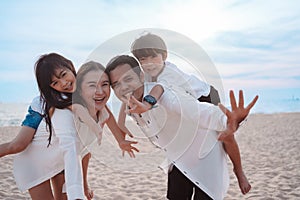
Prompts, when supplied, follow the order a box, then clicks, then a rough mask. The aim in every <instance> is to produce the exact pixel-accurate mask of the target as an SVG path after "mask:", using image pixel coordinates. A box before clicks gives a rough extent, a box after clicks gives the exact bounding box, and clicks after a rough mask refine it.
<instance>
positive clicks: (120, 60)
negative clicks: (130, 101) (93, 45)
mask: <svg viewBox="0 0 300 200" xmlns="http://www.w3.org/2000/svg"><path fill="white" fill-rule="evenodd" d="M124 64H128V65H130V67H131V68H132V70H133V71H134V72H135V73H136V74H137V75H138V76H139V75H140V74H141V71H142V70H141V68H140V65H139V63H138V61H137V60H136V59H135V58H134V57H132V56H128V55H120V56H116V57H114V58H112V59H111V60H110V61H109V62H108V64H107V65H106V68H105V73H106V74H107V75H108V77H109V73H110V72H111V71H113V70H114V69H116V68H117V67H118V66H119V65H124ZM109 81H110V79H109Z"/></svg>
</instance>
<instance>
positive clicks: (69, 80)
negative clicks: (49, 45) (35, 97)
mask: <svg viewBox="0 0 300 200" xmlns="http://www.w3.org/2000/svg"><path fill="white" fill-rule="evenodd" d="M50 87H51V88H53V89H54V90H56V91H58V92H66V93H73V92H74V91H75V90H76V78H75V75H74V73H73V72H72V71H71V70H69V69H68V68H62V67H61V68H57V69H56V70H55V71H54V75H53V76H52V78H51V83H50Z"/></svg>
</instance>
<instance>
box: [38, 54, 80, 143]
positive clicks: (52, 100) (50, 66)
mask: <svg viewBox="0 0 300 200" xmlns="http://www.w3.org/2000/svg"><path fill="white" fill-rule="evenodd" d="M61 68H62V69H69V70H71V71H72V72H73V74H74V76H76V70H75V68H74V65H73V63H72V62H71V61H70V60H68V59H66V58H65V57H63V56H61V55H59V54H57V53H50V54H44V55H42V56H41V57H40V58H39V59H38V60H37V61H36V63H35V76H36V80H37V83H38V87H39V91H40V98H41V100H42V102H43V111H44V118H45V120H46V124H47V127H48V129H49V133H50V134H49V138H48V141H49V143H48V146H49V145H50V142H51V137H52V123H51V116H50V109H53V108H60V109H63V108H67V107H68V106H70V105H72V93H62V92H58V91H56V90H55V89H53V88H52V87H50V84H51V82H52V77H53V76H54V75H55V71H56V70H57V69H61Z"/></svg>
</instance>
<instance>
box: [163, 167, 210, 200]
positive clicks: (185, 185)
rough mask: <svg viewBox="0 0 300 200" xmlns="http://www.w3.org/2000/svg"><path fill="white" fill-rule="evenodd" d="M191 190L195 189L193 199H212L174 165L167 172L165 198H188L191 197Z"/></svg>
mask: <svg viewBox="0 0 300 200" xmlns="http://www.w3.org/2000/svg"><path fill="white" fill-rule="evenodd" d="M193 190H195V193H194V198H193V199H194V200H212V198H210V197H209V196H208V195H207V194H206V193H205V192H203V191H202V190H201V189H200V188H199V187H197V186H196V185H195V184H194V183H193V182H192V181H190V180H189V179H188V178H187V177H186V176H185V175H184V174H183V173H181V171H180V170H179V169H178V168H177V167H176V166H173V169H172V171H171V172H169V174H168V191H167V198H168V199H170V200H190V199H192V195H193Z"/></svg>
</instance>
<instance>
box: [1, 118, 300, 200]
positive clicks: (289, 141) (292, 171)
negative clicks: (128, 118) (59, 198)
mask: <svg viewBox="0 0 300 200" xmlns="http://www.w3.org/2000/svg"><path fill="white" fill-rule="evenodd" d="M299 122H300V113H280V114H253V115H250V116H249V118H248V120H247V122H246V123H245V124H244V125H243V126H242V127H241V128H240V130H239V133H238V135H237V137H236V138H237V141H238V144H239V147H240V151H241V156H242V162H243V166H244V171H245V174H246V175H247V177H248V178H249V180H250V183H251V185H252V189H251V191H250V192H249V193H248V194H247V195H242V194H241V193H240V190H239V187H238V183H237V181H236V178H235V176H234V174H233V172H232V164H231V162H230V161H228V163H229V164H228V166H229V167H228V169H229V171H230V175H231V177H230V179H231V180H230V187H229V191H228V194H227V196H226V198H225V199H226V200H231V199H255V200H256V199H264V200H265V199H300V144H299V143H300V139H299V137H298V135H299V134H300V123H299ZM132 129H134V127H132ZM18 130H19V127H1V128H0V143H4V142H8V141H10V140H11V139H13V138H14V136H15V135H16V134H17V133H18ZM134 132H135V134H136V135H137V138H136V140H137V141H138V142H139V144H138V145H137V147H138V148H139V149H140V150H141V152H140V153H139V154H136V156H137V157H136V158H135V159H132V158H129V156H128V155H126V156H125V157H124V158H123V157H122V155H121V152H120V150H119V149H118V148H117V147H116V144H115V142H114V141H113V139H112V137H111V136H110V134H109V133H108V131H106V132H105V134H104V137H103V141H102V144H101V146H100V147H99V149H98V150H97V152H98V153H94V155H93V157H92V159H91V161H90V167H89V177H88V178H89V184H90V187H91V188H92V189H93V190H94V193H95V197H94V199H96V200H98V199H100V200H102V199H103V200H109V199H116V200H122V199H126V200H127V199H128V200H133V199H136V200H140V199H141V200H144V199H166V198H165V196H166V185H167V175H166V174H164V172H163V171H162V170H160V169H159V168H158V165H159V164H160V163H161V162H162V161H163V155H162V153H161V151H160V150H159V149H158V148H156V147H154V146H153V145H152V144H151V143H150V142H149V141H148V140H147V139H146V138H144V137H143V135H142V134H141V133H140V132H139V131H138V129H135V131H134ZM0 162H1V164H0V199H5V200H16V199H18V200H23V199H30V196H29V194H28V192H25V193H21V192H20V191H19V189H18V188H17V186H16V184H15V182H14V178H13V174H12V162H13V155H10V156H6V157H4V158H1V160H0Z"/></svg>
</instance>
